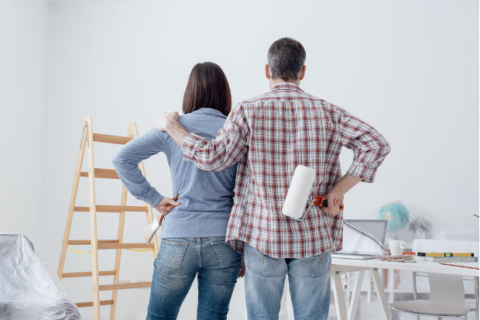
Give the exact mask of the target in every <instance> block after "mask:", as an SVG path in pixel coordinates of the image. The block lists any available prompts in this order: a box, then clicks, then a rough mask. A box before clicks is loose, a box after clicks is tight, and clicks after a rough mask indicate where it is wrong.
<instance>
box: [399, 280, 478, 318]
mask: <svg viewBox="0 0 480 320" xmlns="http://www.w3.org/2000/svg"><path fill="white" fill-rule="evenodd" d="M428 280H429V282H430V300H411V301H400V302H393V303H390V320H393V311H397V310H398V311H403V312H407V313H411V314H415V315H418V316H419V315H424V316H432V317H460V318H462V319H464V320H466V319H467V313H468V312H469V311H470V309H471V307H470V306H469V305H466V304H465V289H464V287H463V279H462V277H461V276H457V275H445V274H435V273H429V274H428Z"/></svg>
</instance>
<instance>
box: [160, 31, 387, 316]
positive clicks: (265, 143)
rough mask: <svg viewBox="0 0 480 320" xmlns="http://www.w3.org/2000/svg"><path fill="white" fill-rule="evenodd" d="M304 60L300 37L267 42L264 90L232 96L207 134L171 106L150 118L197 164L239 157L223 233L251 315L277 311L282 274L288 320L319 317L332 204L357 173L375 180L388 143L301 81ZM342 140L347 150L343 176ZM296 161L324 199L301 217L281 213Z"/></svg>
mask: <svg viewBox="0 0 480 320" xmlns="http://www.w3.org/2000/svg"><path fill="white" fill-rule="evenodd" d="M305 59H306V53H305V49H304V48H303V46H302V45H301V44H300V43H299V42H298V41H295V40H293V39H290V38H283V39H280V40H277V41H275V42H274V43H273V44H272V45H271V47H270V49H269V51H268V64H267V65H266V66H265V75H266V77H267V79H268V80H269V82H270V88H271V90H270V91H269V92H267V93H265V94H263V95H261V96H258V97H256V98H253V99H251V100H245V101H243V102H241V103H239V104H238V105H237V106H236V107H235V109H234V110H233V111H232V112H231V113H230V115H229V117H228V119H227V121H226V122H225V125H224V127H223V129H221V130H220V131H219V132H218V134H217V138H216V139H215V140H212V141H210V142H208V141H206V140H205V139H203V138H201V137H199V136H197V135H195V134H191V133H188V132H187V131H186V130H185V128H183V127H182V126H181V125H180V124H179V123H178V122H177V118H178V113H176V112H174V113H165V114H164V115H163V116H161V117H159V118H158V120H157V122H156V124H155V127H156V128H157V129H159V130H163V131H167V132H168V133H169V134H170V136H171V137H172V138H173V139H174V140H175V142H176V143H177V144H178V145H179V146H180V147H181V148H182V150H183V158H184V159H185V160H187V161H192V162H194V163H195V164H196V166H197V167H199V168H201V169H204V170H208V171H219V170H224V169H225V168H227V167H229V166H231V165H232V164H234V163H238V167H237V177H236V182H235V184H236V187H235V199H234V206H233V208H232V213H231V216H230V221H229V224H228V230H227V237H226V241H227V243H228V244H229V245H230V246H232V247H233V248H234V249H235V250H237V251H238V252H240V253H242V254H243V255H244V261H245V264H246V274H245V295H246V302H247V313H248V317H249V319H278V314H279V310H280V300H281V297H282V293H283V286H284V283H285V276H286V275H287V274H288V275H289V277H288V279H289V283H290V293H291V297H292V303H293V309H294V314H295V319H327V316H328V308H329V304H330V274H329V273H330V265H331V258H330V253H331V252H335V251H337V250H341V249H342V236H343V215H342V213H341V212H340V213H339V204H340V203H341V201H342V199H343V196H344V194H345V193H346V192H347V191H348V190H350V189H351V188H352V187H353V186H355V185H356V184H357V183H358V182H360V181H364V182H373V180H374V177H375V173H376V171H377V168H378V167H379V166H380V164H381V163H382V161H383V160H384V158H385V156H386V155H387V154H388V153H389V151H390V146H389V144H388V142H387V141H386V139H385V138H384V137H383V136H382V135H381V134H380V133H379V132H378V131H376V130H375V129H374V128H373V127H371V126H369V125H368V124H366V123H365V122H363V121H361V120H360V119H358V118H356V117H354V116H352V115H351V114H349V113H348V112H347V111H345V110H344V109H342V108H340V107H338V106H335V105H332V104H330V103H328V102H326V101H324V100H321V99H318V98H316V97H314V96H312V95H309V94H307V93H305V92H304V91H303V90H302V89H300V81H301V80H303V78H304V77H305V70H306V66H305ZM342 147H346V148H349V149H352V150H353V151H354V161H353V163H352V165H351V167H350V168H349V170H348V171H347V173H346V175H345V176H343V178H342V176H341V169H340V162H339V155H340V151H341V148H342ZM298 165H304V166H307V167H310V168H312V169H315V171H316V177H315V182H314V185H313V188H312V190H311V192H310V194H309V202H311V201H312V200H313V199H314V198H315V196H318V195H320V196H325V197H326V199H327V200H328V208H322V209H320V208H319V207H312V208H311V209H310V211H309V212H308V214H307V215H306V217H305V218H304V219H303V220H302V221H297V220H294V219H291V218H289V217H287V216H285V215H283V214H282V206H283V203H284V201H285V197H286V195H287V191H288V187H289V183H290V181H291V179H292V176H293V173H294V171H295V168H296V167H297V166H298Z"/></svg>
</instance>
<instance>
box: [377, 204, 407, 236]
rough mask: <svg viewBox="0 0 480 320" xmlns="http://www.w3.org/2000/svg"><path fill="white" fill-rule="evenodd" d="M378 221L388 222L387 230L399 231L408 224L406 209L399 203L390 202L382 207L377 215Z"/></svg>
mask: <svg viewBox="0 0 480 320" xmlns="http://www.w3.org/2000/svg"><path fill="white" fill-rule="evenodd" d="M378 215H379V217H380V219H386V220H388V229H389V230H392V231H399V230H401V229H402V228H403V227H405V226H406V225H407V223H408V218H409V214H408V209H407V208H406V207H405V206H404V205H403V204H402V203H400V202H390V203H387V204H386V205H384V206H383V207H382V208H381V209H380V212H379V213H378Z"/></svg>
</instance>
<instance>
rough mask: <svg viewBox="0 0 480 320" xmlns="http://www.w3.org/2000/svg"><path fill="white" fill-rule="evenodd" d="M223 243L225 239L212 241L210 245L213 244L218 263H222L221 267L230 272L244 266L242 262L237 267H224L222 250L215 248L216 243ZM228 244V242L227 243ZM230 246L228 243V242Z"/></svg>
mask: <svg viewBox="0 0 480 320" xmlns="http://www.w3.org/2000/svg"><path fill="white" fill-rule="evenodd" d="M221 243H225V242H224V241H220V242H212V243H210V245H211V246H212V248H213V251H215V255H216V256H217V260H218V264H219V265H220V269H226V270H228V271H230V272H235V271H238V270H240V269H241V268H242V264H241V263H240V265H239V266H238V267H235V268H229V267H222V257H223V256H222V254H221V253H220V252H218V250H217V249H216V248H215V246H214V244H221ZM225 244H226V243H225ZM227 246H228V244H227Z"/></svg>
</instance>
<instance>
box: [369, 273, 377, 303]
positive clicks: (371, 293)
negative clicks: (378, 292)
mask: <svg viewBox="0 0 480 320" xmlns="http://www.w3.org/2000/svg"><path fill="white" fill-rule="evenodd" d="M367 276H368V292H367V302H368V303H372V302H373V296H374V294H375V285H374V284H373V277H372V274H371V273H370V272H368V273H367Z"/></svg>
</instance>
